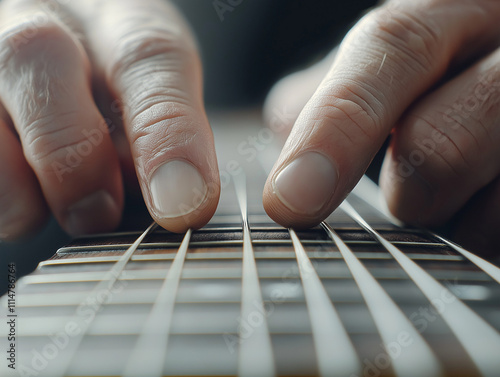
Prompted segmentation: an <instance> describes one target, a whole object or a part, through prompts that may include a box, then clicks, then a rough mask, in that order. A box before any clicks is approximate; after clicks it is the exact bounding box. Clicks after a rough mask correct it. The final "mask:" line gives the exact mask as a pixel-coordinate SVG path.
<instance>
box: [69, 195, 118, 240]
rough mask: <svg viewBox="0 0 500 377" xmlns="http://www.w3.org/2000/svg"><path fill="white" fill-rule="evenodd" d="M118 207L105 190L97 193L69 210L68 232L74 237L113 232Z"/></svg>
mask: <svg viewBox="0 0 500 377" xmlns="http://www.w3.org/2000/svg"><path fill="white" fill-rule="evenodd" d="M117 211H118V206H117V204H116V202H115V201H114V199H113V197H112V196H111V195H110V194H109V193H108V192H107V191H105V190H101V191H97V192H95V193H93V194H91V195H89V196H87V197H86V198H84V199H82V200H80V201H79V202H77V203H75V204H73V205H72V206H70V207H69V208H68V216H67V218H66V230H67V231H68V232H69V233H70V234H71V235H73V236H80V235H84V234H91V233H96V232H102V231H105V230H111V227H112V226H113V225H115V223H116V217H117V216H119V215H117Z"/></svg>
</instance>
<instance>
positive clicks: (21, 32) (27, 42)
mask: <svg viewBox="0 0 500 377" xmlns="http://www.w3.org/2000/svg"><path fill="white" fill-rule="evenodd" d="M44 15H45V16H44ZM37 17H38V18H37ZM43 17H47V18H46V19H45V21H43V22H42V21H37V19H39V20H43V19H44V18H43ZM68 39H70V37H69V36H68V35H67V33H66V32H65V30H64V29H63V27H62V26H60V25H59V24H58V23H56V22H54V21H52V20H51V19H50V18H49V17H48V16H46V14H45V13H43V12H40V13H39V16H37V14H35V15H33V16H31V17H27V18H26V19H21V20H18V21H17V22H16V23H15V24H11V25H10V26H8V27H6V28H4V29H3V30H1V31H0V67H2V68H4V67H5V66H6V65H7V64H8V63H9V62H13V64H14V65H16V64H17V63H18V61H19V60H21V59H22V60H23V61H29V60H30V59H33V58H35V57H36V56H37V55H38V54H40V53H41V52H42V50H43V49H44V48H46V47H47V46H49V45H50V46H55V45H58V44H61V43H65V42H66V41H67V40H68Z"/></svg>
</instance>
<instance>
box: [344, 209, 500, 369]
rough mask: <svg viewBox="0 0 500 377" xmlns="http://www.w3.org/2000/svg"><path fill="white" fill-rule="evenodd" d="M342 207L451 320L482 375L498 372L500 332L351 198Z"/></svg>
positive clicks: (453, 329) (441, 312)
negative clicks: (383, 232) (386, 235)
mask: <svg viewBox="0 0 500 377" xmlns="http://www.w3.org/2000/svg"><path fill="white" fill-rule="evenodd" d="M341 208H342V209H343V210H344V211H345V212H346V213H348V214H349V215H350V216H351V217H352V218H353V219H354V220H355V221H356V222H357V223H358V224H359V225H361V226H362V227H363V228H365V229H366V230H367V231H368V232H369V233H370V234H371V235H372V236H373V237H375V238H376V239H377V240H378V241H379V242H380V243H381V244H382V246H384V248H385V249H386V250H387V251H388V252H389V253H390V254H391V255H392V256H393V257H394V259H395V260H396V261H397V262H398V264H399V265H400V266H401V267H402V268H403V270H404V271H405V272H406V273H407V274H408V276H409V277H410V278H411V279H412V280H413V282H414V283H415V284H416V285H417V286H418V287H419V289H420V290H421V291H422V293H423V294H424V295H425V296H426V297H427V299H428V300H429V301H430V303H431V304H432V305H433V306H435V307H436V310H437V311H438V313H439V314H440V315H441V317H442V318H443V320H444V321H445V322H446V323H447V324H448V326H449V327H450V329H451V330H452V332H453V333H454V335H455V336H456V337H457V339H458V341H459V342H460V344H461V345H462V346H463V348H464V349H465V350H466V351H467V353H468V354H469V356H470V358H471V359H472V361H473V362H474V364H475V365H476V367H477V368H478V369H479V371H480V372H481V373H482V374H483V376H485V377H495V376H498V371H499V370H500V358H499V357H498V350H499V349H500V334H499V333H498V332H497V330H495V329H494V328H493V327H492V326H491V325H490V324H488V323H487V322H486V321H485V320H484V319H482V318H481V317H480V316H479V315H478V314H477V313H476V312H474V311H473V310H472V309H470V308H469V307H468V306H467V305H465V304H464V303H463V302H462V301H460V299H458V298H457V297H456V296H455V295H453V293H452V292H450V290H449V289H448V288H446V287H445V286H443V285H442V284H441V283H439V282H438V281H437V280H436V279H434V278H433V277H432V276H431V275H430V274H429V273H428V272H426V271H425V270H424V269H423V268H422V267H420V266H419V265H418V264H417V263H415V262H414V261H413V260H411V259H410V258H409V257H408V256H407V255H405V254H404V253H403V252H402V251H400V250H399V249H398V248H397V247H395V246H394V245H392V244H391V243H390V242H389V241H387V240H386V239H385V238H383V237H382V236H381V235H380V234H379V233H378V232H377V231H375V230H374V229H373V228H372V227H371V226H370V225H369V224H368V223H367V222H366V221H365V220H364V219H363V217H362V216H361V215H360V214H359V213H358V212H357V211H356V210H355V209H354V208H353V207H352V206H351V205H350V204H349V202H348V201H344V203H342V204H341ZM439 305H444V308H442V309H439V307H438V306H439Z"/></svg>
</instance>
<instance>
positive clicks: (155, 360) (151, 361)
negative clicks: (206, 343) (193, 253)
mask: <svg viewBox="0 0 500 377" xmlns="http://www.w3.org/2000/svg"><path fill="white" fill-rule="evenodd" d="M191 234H192V231H191V229H189V230H188V231H187V232H186V234H185V236H184V239H183V240H182V243H181V245H180V247H179V249H178V251H177V254H176V255H175V258H174V261H173V262H172V265H171V267H170V268H169V269H168V272H167V274H166V276H165V280H164V282H163V285H162V287H161V288H160V291H159V293H158V295H157V297H156V300H155V303H154V305H153V308H152V309H151V312H150V314H149V316H148V319H147V320H146V322H145V323H144V326H143V328H142V331H141V333H140V335H139V338H138V339H137V341H136V343H135V346H134V349H133V351H132V354H131V355H130V358H129V359H128V362H127V364H126V366H125V368H124V371H123V373H122V376H123V377H137V376H142V377H161V376H163V367H164V363H165V361H164V360H165V356H166V354H167V347H168V340H169V335H170V327H171V325H172V318H173V314H174V307H175V300H176V296H177V291H178V288H179V282H180V280H181V276H182V270H183V266H184V261H185V259H186V254H187V251H188V248H189V241H190V239H191Z"/></svg>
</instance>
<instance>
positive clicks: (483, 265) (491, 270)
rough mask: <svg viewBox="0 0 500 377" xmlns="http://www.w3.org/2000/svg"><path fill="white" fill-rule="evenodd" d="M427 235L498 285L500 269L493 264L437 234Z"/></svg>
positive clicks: (499, 282)
mask: <svg viewBox="0 0 500 377" xmlns="http://www.w3.org/2000/svg"><path fill="white" fill-rule="evenodd" d="M429 233H430V234H431V235H433V236H434V237H436V238H438V239H439V240H441V241H442V242H443V243H445V244H446V245H448V246H449V247H451V248H452V249H453V250H455V251H457V252H458V253H460V254H462V255H463V256H464V257H465V258H467V259H468V260H469V261H471V262H472V263H474V264H475V265H476V266H477V267H479V268H480V269H481V270H483V271H484V272H485V273H486V274H488V275H489V276H490V277H491V278H492V279H493V280H495V281H496V282H497V283H498V284H500V268H498V267H497V266H495V265H494V264H492V263H490V262H488V261H486V260H484V259H483V258H481V257H478V256H477V255H474V254H472V253H471V252H470V251H467V250H465V249H464V248H463V247H460V246H459V245H457V244H455V243H454V242H450V241H448V240H447V239H445V238H443V237H441V236H439V235H437V234H434V233H431V232H429Z"/></svg>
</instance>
